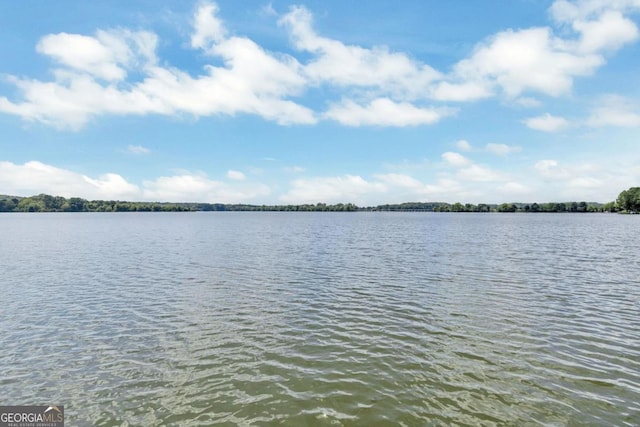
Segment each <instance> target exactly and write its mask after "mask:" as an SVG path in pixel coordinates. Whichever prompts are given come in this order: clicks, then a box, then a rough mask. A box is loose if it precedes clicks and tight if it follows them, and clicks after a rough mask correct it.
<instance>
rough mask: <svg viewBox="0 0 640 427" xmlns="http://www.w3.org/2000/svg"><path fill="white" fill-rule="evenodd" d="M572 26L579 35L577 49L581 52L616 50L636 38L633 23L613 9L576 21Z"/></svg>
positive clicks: (636, 32)
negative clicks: (589, 19)
mask: <svg viewBox="0 0 640 427" xmlns="http://www.w3.org/2000/svg"><path fill="white" fill-rule="evenodd" d="M573 28H574V29H575V30H576V31H577V32H579V33H580V35H581V38H580V42H579V46H578V49H579V50H580V51H582V52H598V51H602V50H617V49H619V48H620V47H622V46H624V45H625V44H627V43H630V42H632V41H635V40H636V39H637V38H638V28H637V27H636V25H635V23H634V22H633V21H631V20H630V19H628V18H625V17H624V16H622V14H621V13H620V12H614V11H609V12H606V13H603V14H602V15H601V16H600V17H598V18H597V19H595V20H591V21H576V22H575V23H574V24H573Z"/></svg>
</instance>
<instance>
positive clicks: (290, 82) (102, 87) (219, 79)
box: [0, 3, 316, 130]
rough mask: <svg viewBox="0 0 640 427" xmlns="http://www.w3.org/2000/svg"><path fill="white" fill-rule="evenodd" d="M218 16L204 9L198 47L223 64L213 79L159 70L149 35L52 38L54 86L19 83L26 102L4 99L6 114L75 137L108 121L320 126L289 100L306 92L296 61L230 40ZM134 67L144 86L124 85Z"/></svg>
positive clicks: (47, 50)
mask: <svg viewBox="0 0 640 427" xmlns="http://www.w3.org/2000/svg"><path fill="white" fill-rule="evenodd" d="M216 10H217V6H215V5H214V4H210V3H204V4H203V5H202V6H201V7H200V8H199V9H198V11H197V12H196V16H195V19H194V25H195V29H194V35H193V37H192V46H193V47H199V48H203V49H205V50H206V51H207V53H208V54H210V55H213V56H217V57H219V58H221V59H222V61H223V63H224V66H214V65H208V66H206V67H205V74H203V75H200V76H197V77H193V76H191V75H189V74H187V73H186V72H184V71H181V70H178V69H175V68H171V67H166V66H160V65H157V63H156V60H155V49H156V45H157V37H156V36H155V35H153V34H151V33H147V32H131V31H127V30H120V31H111V32H106V31H98V32H97V35H96V37H89V36H82V35H77V34H75V35H73V34H64V33H63V34H57V35H50V36H45V37H44V38H43V39H42V40H41V41H40V43H39V45H38V46H39V47H38V50H39V52H40V53H42V54H45V55H47V56H49V57H51V58H53V59H55V60H56V61H58V62H59V63H60V64H61V65H62V66H63V68H60V69H56V70H55V72H54V77H55V79H54V81H51V82H43V81H38V80H28V79H19V78H16V77H11V78H10V81H11V82H12V83H13V84H15V85H16V87H17V88H18V89H19V90H20V93H21V95H22V100H21V101H10V100H9V99H8V98H6V97H0V111H3V112H5V113H9V114H15V115H19V116H21V117H22V118H24V119H25V120H29V121H39V122H43V123H46V124H50V125H53V126H57V127H60V128H68V129H72V130H78V129H80V128H82V127H83V126H84V125H85V124H86V123H87V122H88V121H89V120H90V119H91V118H92V117H95V116H98V115H102V114H121V115H124V114H139V115H143V114H163V115H179V114H185V113H186V114H191V115H194V116H196V117H200V116H210V115H217V114H227V115H234V114H237V113H245V114H256V115H259V116H262V117H264V118H265V119H267V120H273V121H276V122H277V123H279V124H283V125H288V124H297V123H301V124H312V123H315V122H316V118H315V116H314V113H313V112H312V111H311V110H310V109H308V108H306V107H304V106H301V105H299V104H297V103H295V102H293V101H291V100H289V99H286V98H288V97H289V96H292V95H296V94H299V93H300V92H301V91H302V90H303V89H304V87H305V84H306V80H305V77H304V76H302V75H301V73H300V64H299V63H298V62H297V61H296V60H295V59H294V58H292V57H290V56H287V55H278V54H272V53H269V52H267V51H265V50H264V49H263V48H262V47H260V46H259V45H257V44H256V43H254V42H253V41H252V40H250V39H248V38H242V37H231V38H225V37H224V35H225V32H224V31H223V27H222V24H221V23H220V22H219V21H218V20H217V18H216V17H215V15H214V14H215V12H216ZM216 25H217V26H216ZM129 68H135V69H136V71H139V72H141V73H143V76H144V77H143V79H141V80H140V81H138V82H136V83H125V82H124V81H122V80H123V79H124V78H125V77H126V74H127V73H126V71H127V69H129Z"/></svg>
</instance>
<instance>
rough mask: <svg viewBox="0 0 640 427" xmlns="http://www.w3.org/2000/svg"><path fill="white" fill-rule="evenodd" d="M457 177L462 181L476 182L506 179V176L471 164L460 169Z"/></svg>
mask: <svg viewBox="0 0 640 427" xmlns="http://www.w3.org/2000/svg"><path fill="white" fill-rule="evenodd" d="M456 176H457V177H458V178H459V179H461V180H464V181H474V182H491V181H503V180H505V179H506V177H505V175H504V174H502V173H500V172H497V171H495V170H493V169H490V168H487V167H484V166H480V165H477V164H471V165H469V166H465V167H463V168H461V169H459V170H458V171H457V173H456Z"/></svg>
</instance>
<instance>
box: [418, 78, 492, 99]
mask: <svg viewBox="0 0 640 427" xmlns="http://www.w3.org/2000/svg"><path fill="white" fill-rule="evenodd" d="M429 95H430V97H431V98H433V99H435V100H438V101H458V102H465V101H477V100H480V99H484V98H490V97H492V96H494V92H493V88H492V85H491V84H490V83H489V82H488V81H466V82H459V83H451V82H446V81H445V82H440V83H438V84H436V85H435V86H433V87H432V88H431V89H430V92H429Z"/></svg>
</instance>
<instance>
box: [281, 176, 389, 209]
mask: <svg viewBox="0 0 640 427" xmlns="http://www.w3.org/2000/svg"><path fill="white" fill-rule="evenodd" d="M385 190H386V188H385V186H384V185H383V184H382V183H379V182H368V181H366V180H365V179H363V178H362V177H360V176H358V175H345V176H337V177H321V178H310V179H297V180H295V181H293V182H291V189H290V190H289V191H288V192H287V193H286V194H284V195H282V196H281V197H280V201H282V202H284V203H296V204H297V203H320V202H321V203H341V202H345V203H347V202H350V203H361V202H362V201H364V200H365V199H367V197H370V196H371V195H372V194H381V193H384V192H385Z"/></svg>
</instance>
